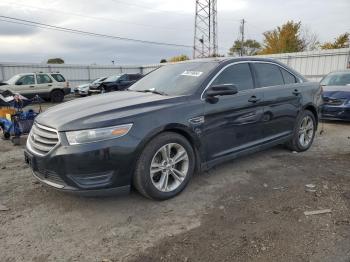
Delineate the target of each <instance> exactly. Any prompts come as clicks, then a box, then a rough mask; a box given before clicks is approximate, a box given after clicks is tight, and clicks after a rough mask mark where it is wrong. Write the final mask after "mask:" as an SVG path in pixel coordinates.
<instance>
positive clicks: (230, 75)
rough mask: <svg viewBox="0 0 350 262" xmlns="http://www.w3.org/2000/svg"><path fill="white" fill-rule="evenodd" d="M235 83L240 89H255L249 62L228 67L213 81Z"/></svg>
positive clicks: (215, 82)
mask: <svg viewBox="0 0 350 262" xmlns="http://www.w3.org/2000/svg"><path fill="white" fill-rule="evenodd" d="M224 84H233V85H235V86H236V87H237V89H238V91H242V90H247V89H253V88H254V84H253V78H252V74H251V71H250V67H249V64H248V63H242V64H236V65H232V66H229V67H227V68H226V69H224V71H222V73H221V74H220V75H219V76H218V77H217V78H216V79H215V80H214V81H213V83H212V86H213V85H224Z"/></svg>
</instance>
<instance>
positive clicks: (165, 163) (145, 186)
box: [133, 132, 195, 200]
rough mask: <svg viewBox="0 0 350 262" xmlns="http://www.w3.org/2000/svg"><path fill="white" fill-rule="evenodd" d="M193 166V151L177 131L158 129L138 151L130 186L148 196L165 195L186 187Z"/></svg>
mask: <svg viewBox="0 0 350 262" xmlns="http://www.w3.org/2000/svg"><path fill="white" fill-rule="evenodd" d="M194 167H195V156H194V151H193V148H192V146H191V144H190V143H189V142H188V140H187V139H186V138H184V137H183V136H181V135H179V134H177V133H173V132H166V133H162V134H160V135H158V136H157V137H155V138H154V139H152V141H150V142H149V143H148V144H147V145H146V147H145V148H144V150H143V151H142V153H141V155H140V158H139V160H138V161H137V165H136V170H135V174H134V181H133V182H134V186H135V188H136V189H137V190H138V191H139V192H140V193H141V194H142V195H144V196H146V197H148V198H151V199H156V200H165V199H169V198H172V197H174V196H176V195H177V194H179V193H180V192H181V191H182V190H183V189H184V188H185V187H186V185H187V183H188V182H189V180H190V178H191V177H192V175H193V172H194Z"/></svg>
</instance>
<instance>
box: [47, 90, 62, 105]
mask: <svg viewBox="0 0 350 262" xmlns="http://www.w3.org/2000/svg"><path fill="white" fill-rule="evenodd" d="M63 99H64V93H63V92H62V91H61V90H53V91H52V92H51V94H50V100H51V102H52V103H61V102H62V101H63Z"/></svg>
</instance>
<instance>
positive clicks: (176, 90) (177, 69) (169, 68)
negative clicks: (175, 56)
mask: <svg viewBox="0 0 350 262" xmlns="http://www.w3.org/2000/svg"><path fill="white" fill-rule="evenodd" d="M217 65H218V63H217V62H186V63H177V64H171V65H165V66H163V67H160V68H159V69H157V70H155V71H153V72H151V73H149V74H148V75H146V76H144V77H143V78H141V79H140V80H139V81H137V82H136V83H135V84H133V85H132V86H131V87H130V88H129V90H133V91H139V92H140V91H153V92H158V93H162V94H165V95H175V96H176V95H191V94H194V93H195V91H196V90H197V89H198V87H199V85H200V84H201V83H202V82H203V80H204V79H205V78H206V77H207V76H208V74H209V73H210V72H211V71H212V70H213V69H214V68H216V67H217Z"/></svg>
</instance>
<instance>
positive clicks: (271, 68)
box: [254, 63, 284, 87]
mask: <svg viewBox="0 0 350 262" xmlns="http://www.w3.org/2000/svg"><path fill="white" fill-rule="evenodd" d="M254 68H255V72H256V75H257V80H258V81H257V82H258V83H257V84H258V87H266V86H277V85H283V84H284V81H283V77H282V73H281V71H280V70H279V68H278V66H276V65H273V64H265V63H254Z"/></svg>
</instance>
